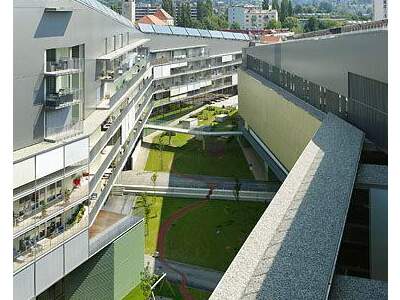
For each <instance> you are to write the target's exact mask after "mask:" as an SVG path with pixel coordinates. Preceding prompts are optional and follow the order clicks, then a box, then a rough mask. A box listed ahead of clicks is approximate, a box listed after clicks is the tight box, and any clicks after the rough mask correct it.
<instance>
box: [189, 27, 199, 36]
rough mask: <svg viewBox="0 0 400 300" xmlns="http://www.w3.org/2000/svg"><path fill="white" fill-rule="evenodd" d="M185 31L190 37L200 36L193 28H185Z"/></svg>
mask: <svg viewBox="0 0 400 300" xmlns="http://www.w3.org/2000/svg"><path fill="white" fill-rule="evenodd" d="M186 31H187V33H188V34H189V35H190V36H200V32H199V31H198V30H197V29H195V28H186Z"/></svg>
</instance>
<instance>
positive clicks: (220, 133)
mask: <svg viewBox="0 0 400 300" xmlns="http://www.w3.org/2000/svg"><path fill="white" fill-rule="evenodd" d="M144 128H146V129H155V130H160V131H168V132H176V133H186V134H192V135H203V136H234V135H236V136H238V135H242V132H241V131H205V130H196V129H184V128H180V127H171V126H164V125H155V124H146V125H145V126H144Z"/></svg>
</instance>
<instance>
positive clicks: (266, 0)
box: [262, 0, 269, 10]
mask: <svg viewBox="0 0 400 300" xmlns="http://www.w3.org/2000/svg"><path fill="white" fill-rule="evenodd" d="M262 9H265V10H268V9H269V0H263V2H262Z"/></svg>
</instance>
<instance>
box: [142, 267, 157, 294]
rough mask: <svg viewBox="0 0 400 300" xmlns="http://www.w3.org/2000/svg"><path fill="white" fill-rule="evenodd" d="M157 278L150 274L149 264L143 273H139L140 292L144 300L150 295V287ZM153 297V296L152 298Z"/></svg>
mask: <svg viewBox="0 0 400 300" xmlns="http://www.w3.org/2000/svg"><path fill="white" fill-rule="evenodd" d="M157 278H158V276H157V275H155V274H151V272H150V268H149V263H147V265H146V267H145V268H144V270H143V272H140V283H139V286H140V289H141V290H142V294H143V296H144V298H145V299H149V298H150V296H151V295H152V290H151V287H152V285H153V284H154V283H155V282H156V281H157ZM153 297H154V296H153Z"/></svg>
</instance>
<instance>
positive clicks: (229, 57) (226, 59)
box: [222, 54, 233, 62]
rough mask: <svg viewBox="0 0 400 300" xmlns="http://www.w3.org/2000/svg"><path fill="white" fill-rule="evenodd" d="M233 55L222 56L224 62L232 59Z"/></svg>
mask: <svg viewBox="0 0 400 300" xmlns="http://www.w3.org/2000/svg"><path fill="white" fill-rule="evenodd" d="M232 60H233V57H232V55H231V54H229V55H224V56H222V62H227V61H232Z"/></svg>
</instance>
